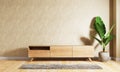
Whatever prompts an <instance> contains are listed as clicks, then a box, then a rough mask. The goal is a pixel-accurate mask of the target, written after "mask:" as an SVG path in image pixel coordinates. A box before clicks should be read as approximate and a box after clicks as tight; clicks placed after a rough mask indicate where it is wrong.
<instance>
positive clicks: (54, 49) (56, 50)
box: [50, 46, 72, 57]
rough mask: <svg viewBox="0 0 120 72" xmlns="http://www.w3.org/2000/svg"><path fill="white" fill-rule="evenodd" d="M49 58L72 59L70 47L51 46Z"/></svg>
mask: <svg viewBox="0 0 120 72" xmlns="http://www.w3.org/2000/svg"><path fill="white" fill-rule="evenodd" d="M50 51H51V57H72V47H71V46H51V47H50Z"/></svg>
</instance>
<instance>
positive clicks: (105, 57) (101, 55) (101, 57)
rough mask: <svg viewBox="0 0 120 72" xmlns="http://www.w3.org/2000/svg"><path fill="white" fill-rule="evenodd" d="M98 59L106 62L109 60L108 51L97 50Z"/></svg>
mask: <svg viewBox="0 0 120 72" xmlns="http://www.w3.org/2000/svg"><path fill="white" fill-rule="evenodd" d="M99 60H100V61H102V62H107V61H108V60H110V56H109V52H103V51H102V52H99Z"/></svg>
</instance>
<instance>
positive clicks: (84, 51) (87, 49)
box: [73, 46, 94, 57]
mask: <svg viewBox="0 0 120 72" xmlns="http://www.w3.org/2000/svg"><path fill="white" fill-rule="evenodd" d="M93 56H94V47H93V46H73V57H93Z"/></svg>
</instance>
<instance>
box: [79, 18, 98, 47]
mask: <svg viewBox="0 0 120 72" xmlns="http://www.w3.org/2000/svg"><path fill="white" fill-rule="evenodd" d="M94 22H95V17H94V18H93V19H92V21H91V23H90V31H89V38H87V37H80V40H81V41H82V42H83V44H84V45H93V43H94V38H93V37H95V36H96V34H97V33H96V31H95V30H94ZM98 45H99V44H97V45H96V46H95V48H97V46H98Z"/></svg>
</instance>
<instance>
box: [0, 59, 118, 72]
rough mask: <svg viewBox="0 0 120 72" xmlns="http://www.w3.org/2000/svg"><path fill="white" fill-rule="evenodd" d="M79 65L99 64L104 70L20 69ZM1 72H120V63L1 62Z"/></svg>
mask: <svg viewBox="0 0 120 72" xmlns="http://www.w3.org/2000/svg"><path fill="white" fill-rule="evenodd" d="M54 63H57V64H78V63H92V64H98V65H99V66H101V67H102V68H103V69H93V70H92V69H73V70H72V69H49V70H47V69H46V70H45V69H33V70H32V69H19V67H20V66H21V65H22V64H54ZM0 72H120V62H115V61H108V62H99V61H92V62H90V61H32V62H30V61H12V60H9V61H7V60H6V61H5V60H1V61H0Z"/></svg>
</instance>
